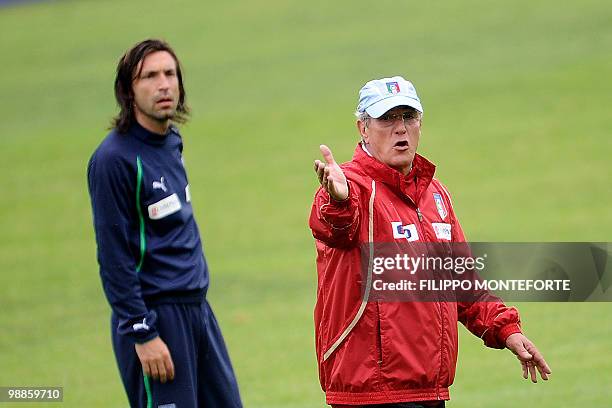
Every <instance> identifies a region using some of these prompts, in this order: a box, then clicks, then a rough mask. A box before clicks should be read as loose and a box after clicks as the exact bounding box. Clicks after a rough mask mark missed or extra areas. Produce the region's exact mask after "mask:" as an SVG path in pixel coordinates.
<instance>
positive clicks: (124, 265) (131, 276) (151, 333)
mask: <svg viewBox="0 0 612 408" xmlns="http://www.w3.org/2000/svg"><path fill="white" fill-rule="evenodd" d="M87 178H88V185H89V194H90V197H91V205H92V210H93V220H94V228H95V233H96V241H97V244H98V263H99V265H100V277H101V279H102V285H103V288H104V292H105V294H106V297H107V299H108V301H109V303H110V305H111V307H112V309H113V312H114V313H115V315H116V316H117V317H118V319H119V327H118V333H119V334H120V335H127V336H131V337H132V338H133V339H134V340H135V341H137V342H139V343H142V342H145V341H148V340H150V339H153V338H154V337H156V336H157V335H158V333H157V331H156V329H155V321H156V318H157V316H156V314H155V312H154V311H149V310H147V307H146V305H145V303H144V301H143V299H142V293H141V287H140V281H139V278H138V271H137V267H138V259H139V257H140V253H139V252H140V249H139V248H138V247H135V246H134V242H136V243H138V242H139V240H138V234H139V222H140V220H139V218H138V210H137V205H138V204H137V202H138V201H137V197H136V193H137V188H136V184H137V167H136V163H135V162H134V163H133V164H132V163H128V161H127V160H125V159H123V158H121V157H120V156H118V155H113V154H108V152H101V151H100V150H98V151H97V152H96V153H94V155H93V156H92V158H91V160H90V162H89V166H88V170H87ZM141 245H142V243H141Z"/></svg>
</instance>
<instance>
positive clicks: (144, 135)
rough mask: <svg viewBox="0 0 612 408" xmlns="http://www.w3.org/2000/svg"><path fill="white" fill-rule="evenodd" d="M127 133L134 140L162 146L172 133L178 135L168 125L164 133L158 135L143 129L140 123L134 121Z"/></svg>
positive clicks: (175, 129)
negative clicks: (132, 136)
mask: <svg viewBox="0 0 612 408" xmlns="http://www.w3.org/2000/svg"><path fill="white" fill-rule="evenodd" d="M128 133H129V134H131V135H134V136H135V137H136V138H138V139H140V140H141V141H143V142H145V143H147V144H151V145H163V144H165V143H166V140H168V136H170V135H171V134H173V133H174V134H177V135H178V130H177V128H176V127H175V126H174V125H170V126H169V127H168V130H167V131H166V133H165V134H163V135H160V134H159V133H154V132H151V131H150V130H148V129H145V128H144V127H143V126H142V125H141V124H140V123H138V121H136V120H134V121H133V123H132V125H131V126H130V130H129V131H128Z"/></svg>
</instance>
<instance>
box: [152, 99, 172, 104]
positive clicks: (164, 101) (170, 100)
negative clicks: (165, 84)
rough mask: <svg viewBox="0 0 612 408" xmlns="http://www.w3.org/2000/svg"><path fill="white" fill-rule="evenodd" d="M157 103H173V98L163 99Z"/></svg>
mask: <svg viewBox="0 0 612 408" xmlns="http://www.w3.org/2000/svg"><path fill="white" fill-rule="evenodd" d="M156 103H163V104H166V103H172V98H162V99H158V100H157V102H156Z"/></svg>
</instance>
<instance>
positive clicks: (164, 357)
mask: <svg viewBox="0 0 612 408" xmlns="http://www.w3.org/2000/svg"><path fill="white" fill-rule="evenodd" d="M134 348H135V349H136V354H138V358H139V359H140V363H141V364H142V371H143V372H144V374H145V375H146V376H148V377H151V378H152V379H154V380H159V381H161V382H162V383H165V382H166V381H172V380H174V363H173V362H172V357H171V356H170V350H168V346H166V343H164V342H163V340H162V339H161V338H160V337H159V336H158V337H156V338H154V339H153V340H149V341H147V342H146V343H142V344H138V343H136V344H135V345H134Z"/></svg>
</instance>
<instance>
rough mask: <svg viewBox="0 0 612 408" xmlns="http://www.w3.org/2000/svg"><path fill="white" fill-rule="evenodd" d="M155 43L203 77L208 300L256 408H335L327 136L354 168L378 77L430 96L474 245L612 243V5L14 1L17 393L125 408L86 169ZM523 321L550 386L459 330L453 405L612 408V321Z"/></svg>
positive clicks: (3, 296) (585, 314) (591, 314)
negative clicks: (318, 348)
mask: <svg viewBox="0 0 612 408" xmlns="http://www.w3.org/2000/svg"><path fill="white" fill-rule="evenodd" d="M146 37H162V38H164V39H166V40H168V41H169V42H170V43H171V44H172V45H173V46H174V47H175V49H176V51H177V53H178V55H179V57H180V58H181V60H182V63H183V69H184V75H185V83H186V89H187V97H188V102H189V104H190V105H191V107H192V108H193V116H192V120H191V122H190V123H189V124H187V125H186V126H184V127H183V129H182V133H183V136H184V142H185V159H186V165H187V169H188V171H189V176H190V183H191V186H192V188H191V190H192V196H193V204H194V208H195V209H196V213H197V219H198V222H199V224H200V227H201V231H202V235H203V238H204V243H205V250H206V254H207V257H208V261H209V265H210V269H211V273H212V284H211V288H210V291H209V299H210V301H211V304H212V305H213V307H214V309H215V311H216V313H217V316H218V319H219V321H220V324H221V326H222V329H223V331H224V334H225V338H226V341H227V343H228V347H229V349H230V353H231V356H232V359H233V362H234V366H235V369H236V372H237V376H238V380H239V383H240V386H241V391H242V395H243V399H244V403H245V406H246V407H271V408H274V407H278V408H281V407H295V408H310V407H321V406H324V397H323V394H322V392H321V389H320V386H319V384H318V377H317V372H316V363H315V356H314V334H313V323H312V309H313V306H314V300H315V289H316V288H315V286H316V272H315V267H314V258H315V251H314V245H313V239H312V237H311V235H310V231H309V229H308V225H307V217H308V214H309V211H310V205H311V200H312V196H313V193H314V191H315V189H316V186H317V181H316V178H315V176H314V174H313V172H312V169H311V167H312V161H313V160H314V159H315V158H318V157H319V152H318V145H319V144H321V143H326V144H328V145H329V146H330V147H331V148H332V149H333V151H334V153H335V156H336V159H337V160H338V161H346V160H349V159H350V158H351V155H352V151H353V149H354V146H355V144H356V142H357V140H358V137H357V132H356V130H355V127H354V117H353V111H354V109H355V105H356V102H357V91H358V89H359V88H360V87H361V86H362V85H363V83H365V82H366V81H367V80H369V79H372V78H375V77H381V76H390V75H395V74H401V75H403V76H405V77H406V78H408V79H410V80H412V81H413V82H414V83H415V85H416V87H417V90H418V91H419V95H420V97H421V99H422V101H423V104H424V107H425V118H424V124H423V126H424V127H423V136H422V138H421V145H420V152H421V153H422V154H424V155H425V156H427V157H428V158H429V159H431V160H432V161H433V162H435V163H436V164H437V165H438V168H437V175H438V177H439V178H440V179H441V180H442V181H443V182H444V183H445V184H446V185H447V186H448V188H449V189H450V191H451V193H452V194H453V200H454V204H455V208H456V212H457V213H458V215H459V217H460V219H461V221H462V224H463V227H464V230H465V231H466V234H467V236H468V238H469V239H471V240H479V241H487V240H489V241H612V239H611V232H610V231H612V211H610V200H611V199H612V188H611V182H610V181H611V180H610V179H611V177H610V176H611V167H612V166H611V165H610V157H611V154H612V138H611V136H612V135H611V134H610V133H611V132H610V130H611V129H612V115H611V114H610V108H611V103H610V102H611V101H612V98H611V90H612V80H611V75H610V74H611V73H612V58H610V50H611V49H612V3H610V2H609V1H605V0H583V1H580V2H570V3H559V2H557V1H552V0H545V1H527V0H519V1H514V2H504V3H501V2H489V1H484V0H463V1H460V2H459V1H450V0H448V1H438V2H433V3H432V2H414V1H401V2H400V1H390V0H382V1H379V2H371V1H361V0H358V1H351V2H348V1H338V2H328V1H311V2H299V1H293V0H289V1H287V0H285V1H281V0H268V1H266V2H258V1H244V0H241V1H236V0H230V1H225V2H197V1H175V2H167V1H166V2H162V1H147V2H143V1H134V2H120V1H110V0H109V1H55V2H32V3H26V4H23V5H11V6H7V7H0V55H1V61H2V62H1V67H2V70H1V71H0V72H1V75H0V90H1V93H2V98H1V99H0V107H1V108H0V112H1V119H2V120H1V121H0V135H1V138H2V139H1V141H2V144H1V147H0V186H1V187H0V191H1V193H0V197H2V199H1V200H0V214H1V215H0V368H1V369H0V385H5V386H6V385H59V386H63V387H64V390H65V397H64V403H63V405H64V406H67V407H68V406H70V407H125V406H127V399H126V398H125V396H124V392H123V388H122V386H121V384H120V380H119V375H118V372H117V369H116V365H115V361H114V357H113V354H112V350H111V344H110V338H109V320H108V319H109V307H108V305H107V303H106V300H105V298H104V296H103V293H102V289H101V285H100V281H99V276H98V271H97V264H96V260H95V242H94V237H93V229H92V224H91V214H90V206H89V198H88V195H87V189H86V180H85V171H86V164H87V160H88V159H89V157H90V154H91V153H92V151H93V150H94V149H95V147H96V146H97V144H98V143H99V142H100V141H101V139H102V138H103V137H104V135H105V134H106V130H105V129H106V127H107V126H108V124H109V121H110V118H111V116H112V115H114V113H115V112H116V107H115V103H114V99H113V93H112V83H113V80H114V69H115V66H116V61H117V60H118V59H119V57H120V56H121V55H122V53H123V52H124V51H125V49H127V48H128V47H129V46H131V45H132V44H134V43H135V42H137V41H140V40H142V39H144V38H146ZM519 307H520V310H521V312H522V316H523V322H524V328H525V330H526V333H527V335H528V336H529V337H530V338H531V339H532V340H533V341H534V342H535V343H536V344H537V345H538V346H539V347H540V349H541V350H542V351H543V352H544V354H545V356H546V358H547V360H548V361H549V363H550V366H551V367H552V369H553V376H552V380H551V381H549V382H548V383H541V382H540V383H538V384H537V385H534V384H531V383H528V382H526V381H524V380H523V379H522V378H521V370H520V366H519V364H518V363H517V362H516V360H515V359H514V357H513V356H512V355H511V354H510V353H509V352H508V351H497V350H489V349H485V348H484V347H483V346H482V344H481V341H480V340H479V339H477V338H475V337H474V336H472V335H471V334H469V333H468V332H467V331H466V330H464V329H463V328H460V333H461V337H460V355H459V362H458V373H457V379H456V383H455V385H454V386H453V387H452V389H451V396H452V400H451V402H450V403H449V404H448V406H449V407H452V408H461V407H516V406H532V405H536V406H539V407H566V406H593V407H604V406H611V404H612V402H611V401H612V386H611V384H612V354H611V353H612V305H611V304H606V303H590V304H562V303H550V304H543V303H526V304H521V305H519ZM7 405H8V404H7ZM28 405H30V406H41V404H20V405H18V406H21V407H26V406H28ZM42 405H44V404H42ZM3 406H4V405H3Z"/></svg>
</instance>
